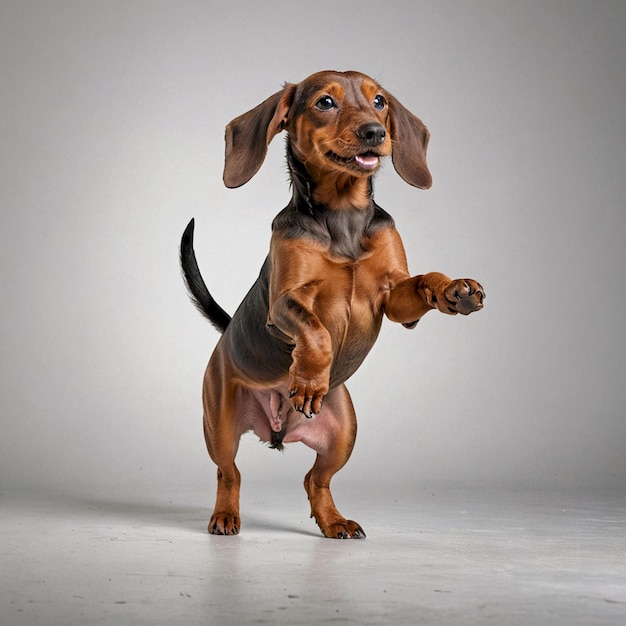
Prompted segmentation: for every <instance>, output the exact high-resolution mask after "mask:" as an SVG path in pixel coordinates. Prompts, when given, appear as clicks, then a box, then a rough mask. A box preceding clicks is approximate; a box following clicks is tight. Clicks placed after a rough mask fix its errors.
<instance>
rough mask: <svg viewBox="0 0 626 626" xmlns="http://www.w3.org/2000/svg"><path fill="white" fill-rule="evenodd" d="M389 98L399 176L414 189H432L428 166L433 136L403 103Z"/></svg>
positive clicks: (394, 158)
mask: <svg viewBox="0 0 626 626" xmlns="http://www.w3.org/2000/svg"><path fill="white" fill-rule="evenodd" d="M387 95H388V102H389V111H390V123H391V140H392V151H391V161H392V163H393V166H394V168H395V170H396V172H397V173H398V174H399V176H400V177H401V178H402V179H403V180H404V181H405V182H407V183H408V184H409V185H412V186H413V187H418V188H419V189H429V188H430V187H431V186H432V184H433V179H432V176H431V174H430V170H429V169H428V165H427V163H426V150H427V148H428V141H429V140H430V132H429V131H428V128H426V126H425V124H424V123H423V122H422V120H420V119H419V118H418V117H417V116H415V115H413V113H411V112H410V111H409V110H408V109H407V108H406V107H404V106H403V105H402V104H401V103H400V101H398V100H397V99H396V98H394V97H393V96H392V95H391V94H387Z"/></svg>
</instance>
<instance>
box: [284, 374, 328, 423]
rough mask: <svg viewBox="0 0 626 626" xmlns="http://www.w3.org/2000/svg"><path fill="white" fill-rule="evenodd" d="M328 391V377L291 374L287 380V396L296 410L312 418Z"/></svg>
mask: <svg viewBox="0 0 626 626" xmlns="http://www.w3.org/2000/svg"><path fill="white" fill-rule="evenodd" d="M327 393H328V379H323V377H320V378H309V379H306V378H303V377H301V376H297V375H293V374H292V376H291V380H290V382H289V398H290V399H291V404H292V405H293V408H294V409H295V410H296V411H299V412H300V413H304V415H305V416H306V417H308V418H312V417H313V416H314V415H317V414H318V413H319V412H320V411H321V410H322V402H323V401H324V396H325V395H326V394H327Z"/></svg>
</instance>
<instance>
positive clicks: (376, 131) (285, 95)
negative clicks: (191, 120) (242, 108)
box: [224, 71, 432, 189]
mask: <svg viewBox="0 0 626 626" xmlns="http://www.w3.org/2000/svg"><path fill="white" fill-rule="evenodd" d="M282 130H286V131H287V133H288V134H289V142H290V146H291V149H292V150H293V154H294V156H295V158H296V159H298V160H299V161H300V162H301V163H303V164H304V166H305V167H306V169H307V171H308V172H309V175H310V176H311V178H312V179H313V180H314V181H319V180H321V179H322V178H324V177H325V176H337V175H348V176H352V177H356V178H368V177H370V176H372V175H373V174H374V173H375V172H376V171H377V170H378V168H379V167H380V160H381V159H382V158H383V157H386V156H389V155H391V159H392V162H393V165H394V167H395V169H396V171H397V172H398V174H399V175H400V176H401V177H402V178H403V179H404V180H405V181H406V182H407V183H409V184H410V185H413V186H415V187H419V188H421V189H427V188H429V187H430V186H431V184H432V178H431V175H430V172H429V171H428V166H427V164H426V148H427V146H428V139H429V136H430V135H429V132H428V129H427V128H426V126H424V124H423V123H422V122H421V121H420V120H419V119H418V118H417V117H416V116H415V115H413V114H412V113H411V112H410V111H408V110H407V109H406V108H405V107H404V106H402V104H401V103H400V102H399V101H398V100H396V99H395V98H394V97H393V96H392V95H391V94H390V93H389V92H387V91H385V90H384V89H383V88H382V87H381V86H380V85H379V84H378V83H377V82H376V81H375V80H373V79H372V78H370V77H369V76H366V75H365V74H361V73H359V72H335V71H324V72H318V73H316V74H313V75H312V76H309V77H308V78H306V79H305V80H303V81H302V82H301V83H298V84H297V85H295V84H291V83H287V84H286V85H285V86H284V88H283V89H282V90H281V91H279V92H277V93H275V94H274V95H272V96H270V97H269V98H268V99H267V100H265V101H264V102H262V103H261V104H259V105H258V106H257V107H255V108H254V109H252V110H251V111H248V112H247V113H244V114H243V115H240V116H239V117H237V118H235V119H234V120H233V121H232V122H230V124H228V126H227V127H226V161H225V167H224V183H225V184H226V186H227V187H239V186H241V185H243V184H245V183H247V182H248V181H249V180H250V179H251V178H252V177H253V176H254V174H256V172H257V171H258V169H259V168H260V167H261V164H262V163H263V161H264V159H265V155H266V154H267V147H268V145H269V143H270V141H271V140H272V139H273V138H274V137H275V136H276V135H277V134H278V133H280V132H281V131H282Z"/></svg>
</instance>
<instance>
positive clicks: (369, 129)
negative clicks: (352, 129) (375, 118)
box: [356, 122, 387, 146]
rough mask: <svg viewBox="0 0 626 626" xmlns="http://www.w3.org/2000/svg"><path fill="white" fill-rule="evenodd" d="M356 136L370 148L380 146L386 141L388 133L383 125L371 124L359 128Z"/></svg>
mask: <svg viewBox="0 0 626 626" xmlns="http://www.w3.org/2000/svg"><path fill="white" fill-rule="evenodd" d="M356 134H357V137H359V139H362V140H363V141H364V143H366V144H367V145H368V146H379V145H380V144H381V143H382V142H383V141H385V136H386V135H387V131H386V130H385V127H384V126H383V125H382V124H378V123H377V122H370V123H369V124H363V125H362V126H359V128H358V129H357V131H356Z"/></svg>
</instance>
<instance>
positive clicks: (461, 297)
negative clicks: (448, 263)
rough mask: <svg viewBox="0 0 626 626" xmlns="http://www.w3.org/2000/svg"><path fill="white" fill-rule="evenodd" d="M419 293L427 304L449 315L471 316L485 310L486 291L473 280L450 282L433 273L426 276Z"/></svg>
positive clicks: (464, 279)
mask: <svg viewBox="0 0 626 626" xmlns="http://www.w3.org/2000/svg"><path fill="white" fill-rule="evenodd" d="M424 279H425V280H424V283H423V284H422V286H421V287H420V289H419V293H420V294H421V296H422V297H423V298H424V300H426V303H427V304H429V305H430V306H432V307H433V308H434V309H437V310H438V311H441V312H442V313H446V314H448V315H456V314H457V313H460V314H461V315H469V314H470V313H473V312H474V311H479V310H480V309H482V308H483V302H484V300H485V290H484V289H483V288H482V285H481V284H480V283H478V282H477V281H475V280H473V279H471V278H457V279H456V280H450V279H449V278H448V277H447V276H444V275H443V274H439V273H436V272H432V273H431V274H427V275H426V276H424Z"/></svg>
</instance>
